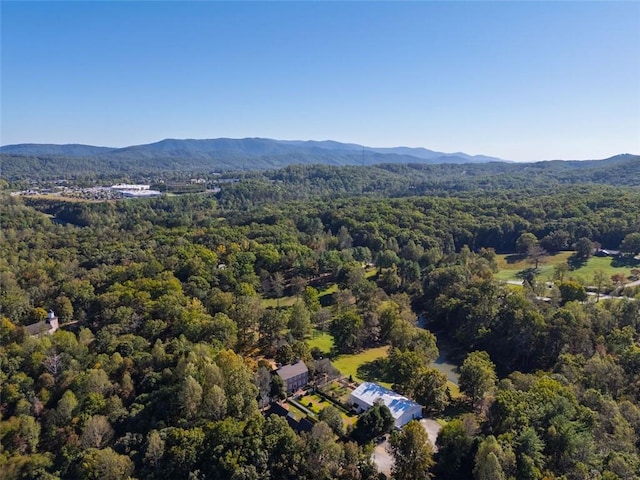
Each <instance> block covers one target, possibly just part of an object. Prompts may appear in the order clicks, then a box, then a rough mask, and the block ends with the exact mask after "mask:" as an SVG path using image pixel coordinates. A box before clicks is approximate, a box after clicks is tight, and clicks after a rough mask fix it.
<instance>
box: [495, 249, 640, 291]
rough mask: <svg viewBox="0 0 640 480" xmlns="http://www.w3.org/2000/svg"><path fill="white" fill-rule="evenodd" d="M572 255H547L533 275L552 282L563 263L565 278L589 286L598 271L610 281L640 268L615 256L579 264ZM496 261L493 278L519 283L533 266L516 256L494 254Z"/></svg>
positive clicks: (521, 256) (515, 254)
mask: <svg viewBox="0 0 640 480" xmlns="http://www.w3.org/2000/svg"><path fill="white" fill-rule="evenodd" d="M573 254H574V252H573V251H563V252H557V253H552V254H549V255H548V256H546V257H545V258H544V261H543V263H541V264H540V265H539V266H538V269H537V271H536V272H535V274H536V276H537V277H538V278H539V279H541V280H545V281H551V280H553V277H554V272H555V269H556V267H557V266H558V265H561V264H563V263H566V264H567V265H568V266H569V270H568V271H567V272H566V276H567V277H571V278H573V279H576V280H578V281H581V282H582V283H585V284H591V283H592V281H593V278H594V275H595V273H596V272H597V271H602V273H603V274H604V275H605V277H606V278H611V276H612V275H615V274H622V275H624V277H625V278H629V277H630V276H631V270H632V269H634V268H640V261H638V260H636V261H633V260H631V261H629V262H626V263H622V262H620V261H619V260H618V259H616V258H614V257H590V258H588V259H587V260H584V261H582V262H573V261H572V256H573ZM496 261H497V264H498V269H499V270H498V272H497V273H495V275H494V276H495V278H496V279H498V280H503V281H522V280H523V275H524V273H525V272H527V271H528V270H530V269H531V268H532V265H531V264H530V263H528V262H527V258H526V255H520V254H517V253H514V254H499V255H496Z"/></svg>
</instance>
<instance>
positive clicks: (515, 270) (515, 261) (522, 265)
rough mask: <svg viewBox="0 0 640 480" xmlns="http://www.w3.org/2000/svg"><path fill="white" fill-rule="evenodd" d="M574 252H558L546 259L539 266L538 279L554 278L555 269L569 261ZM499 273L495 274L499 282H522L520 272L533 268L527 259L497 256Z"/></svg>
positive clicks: (512, 255)
mask: <svg viewBox="0 0 640 480" xmlns="http://www.w3.org/2000/svg"><path fill="white" fill-rule="evenodd" d="M572 254H573V252H558V253H555V254H553V255H549V256H548V257H547V258H546V261H545V263H544V264H541V265H539V266H538V272H539V273H538V277H539V278H544V279H546V278H547V276H549V277H551V276H553V269H554V267H555V266H556V265H558V264H559V263H564V262H567V261H568V260H569V257H570V256H571V255H572ZM496 260H497V263H498V269H499V270H498V273H496V274H495V278H497V279H498V280H504V281H508V280H515V281H522V277H521V276H520V272H522V271H523V270H527V269H529V268H531V267H532V265H531V264H530V263H528V262H527V260H526V258H524V257H523V256H522V255H518V254H506V255H505V254H502V255H497V258H496Z"/></svg>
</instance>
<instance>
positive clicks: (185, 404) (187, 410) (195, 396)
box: [179, 375, 202, 419]
mask: <svg viewBox="0 0 640 480" xmlns="http://www.w3.org/2000/svg"><path fill="white" fill-rule="evenodd" d="M179 402H180V410H181V411H182V412H183V413H184V415H185V417H186V418H188V419H193V418H195V417H196V416H197V415H198V413H199V411H200V405H201V404H202V386H201V385H200V384H199V383H198V381H197V380H196V379H195V378H193V377H192V376H191V375H188V376H187V377H186V378H185V379H184V381H183V383H182V388H181V389H180V395H179Z"/></svg>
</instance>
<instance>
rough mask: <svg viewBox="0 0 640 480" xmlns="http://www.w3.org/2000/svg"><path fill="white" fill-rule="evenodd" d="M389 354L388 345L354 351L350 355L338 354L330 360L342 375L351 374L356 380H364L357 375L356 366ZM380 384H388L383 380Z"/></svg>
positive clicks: (347, 375)
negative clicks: (358, 351)
mask: <svg viewBox="0 0 640 480" xmlns="http://www.w3.org/2000/svg"><path fill="white" fill-rule="evenodd" d="M388 355H389V347H388V346H384V347H378V348H370V349H368V350H365V351H364V352H360V353H355V354H352V355H340V356H338V357H336V358H335V359H333V360H332V363H333V366H334V367H336V368H337V369H338V370H340V373H342V374H343V375H344V376H346V377H349V376H352V377H353V379H354V380H356V381H358V382H363V381H365V380H364V379H362V378H359V377H358V368H359V367H360V366H361V365H364V364H365V363H369V362H373V361H374V360H377V359H379V358H386V357H387V356H388ZM378 383H381V385H384V386H387V387H388V386H389V384H388V383H387V384H385V383H383V382H378Z"/></svg>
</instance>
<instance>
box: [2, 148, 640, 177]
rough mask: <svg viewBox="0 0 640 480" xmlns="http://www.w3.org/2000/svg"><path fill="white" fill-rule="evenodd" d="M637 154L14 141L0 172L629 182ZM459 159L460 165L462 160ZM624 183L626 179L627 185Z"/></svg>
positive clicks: (22, 174)
mask: <svg viewBox="0 0 640 480" xmlns="http://www.w3.org/2000/svg"><path fill="white" fill-rule="evenodd" d="M639 158H640V157H638V156H635V155H629V154H622V155H617V156H615V157H611V158H609V159H605V160H586V161H559V160H558V161H545V162H536V163H515V162H509V161H508V160H503V159H500V158H495V157H489V156H484V155H468V154H466V153H461V152H456V153H444V152H437V151H433V150H428V149H426V148H411V147H392V148H375V147H368V146H363V145H358V144H354V143H341V142H336V141H331V140H326V141H312V140H307V141H300V140H273V139H268V138H243V139H232V138H216V139H208V140H193V139H187V140H177V139H165V140H161V141H159V142H155V143H150V144H146V145H133V146H129V147H124V148H111V147H97V146H92V145H78V144H68V145H55V144H17V145H5V146H2V147H0V167H1V171H0V173H1V174H2V177H3V178H5V179H7V180H10V181H11V180H20V179H46V178H49V179H51V178H59V177H63V176H68V175H72V176H77V175H122V174H125V175H134V174H151V173H154V172H155V173H160V172H224V171H231V170H234V171H238V170H270V169H276V168H282V167H286V166H288V165H296V164H298V165H300V164H301V165H329V166H349V165H355V166H371V165H382V164H385V165H394V164H395V165H416V166H419V165H422V166H425V167H427V166H429V165H433V166H437V165H440V166H442V167H443V168H444V167H447V168H449V170H450V171H451V172H461V173H460V174H465V173H470V172H472V171H473V172H478V173H481V172H489V171H490V172H504V173H513V172H530V173H531V174H536V175H537V174H544V175H553V176H558V177H562V176H563V175H573V174H572V173H571V172H572V171H574V170H580V171H581V172H583V173H587V171H588V172H590V175H592V176H593V177H594V179H595V180H597V179H599V178H601V177H610V176H614V177H616V178H620V175H623V176H628V177H629V178H628V180H630V181H631V183H630V184H637V182H636V180H635V179H636V178H637V175H638V173H640V172H637V171H636V170H638V167H639V165H638V164H639V163H640V162H639ZM463 164H464V165H463ZM627 184H629V183H628V182H627Z"/></svg>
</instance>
